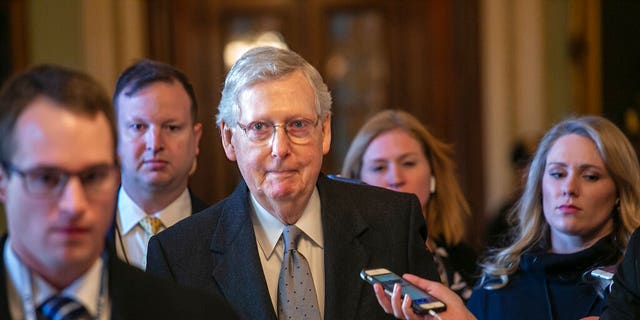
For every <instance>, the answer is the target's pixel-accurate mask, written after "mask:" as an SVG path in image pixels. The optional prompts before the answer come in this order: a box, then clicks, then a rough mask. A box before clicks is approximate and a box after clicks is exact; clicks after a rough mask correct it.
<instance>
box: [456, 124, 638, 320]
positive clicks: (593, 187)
mask: <svg viewBox="0 0 640 320" xmlns="http://www.w3.org/2000/svg"><path fill="white" fill-rule="evenodd" d="M639 209H640V168H639V165H638V160H637V157H636V153H635V151H634V149H633V147H632V146H631V143H630V142H629V140H627V138H626V137H625V136H624V134H623V133H622V131H620V129H618V128H617V127H616V126H615V125H614V124H613V123H611V122H610V121H608V120H606V119H604V118H602V117H597V116H587V117H581V118H576V119H569V120H566V121H563V122H560V123H559V124H557V125H555V126H554V127H553V128H552V129H551V130H550V131H549V132H547V134H546V135H545V136H544V137H543V138H542V141H541V142H540V144H539V146H538V148H537V151H536V153H535V155H534V157H533V160H532V162H531V165H530V168H529V172H528V176H527V182H526V185H525V189H524V192H523V195H522V197H521V198H520V200H519V201H518V203H517V204H516V206H515V208H514V211H513V214H514V218H515V220H516V224H515V225H514V227H513V228H512V230H511V231H512V233H513V235H514V236H513V237H512V238H511V239H514V242H513V243H511V244H510V245H508V246H507V247H506V248H503V249H500V250H497V251H495V252H493V253H492V254H491V255H490V256H489V257H488V258H487V259H486V260H485V262H484V263H483V267H484V272H483V278H482V280H481V281H480V283H479V285H478V287H477V288H476V289H475V290H474V291H473V295H472V296H471V299H470V300H469V303H468V305H467V306H468V308H469V310H471V312H473V313H474V314H475V316H476V317H477V318H478V319H581V318H583V317H587V316H598V315H600V313H601V312H602V307H603V305H604V301H605V299H606V295H607V294H608V286H605V285H603V283H602V282H601V281H598V280H597V279H595V278H593V277H591V272H592V271H594V270H597V269H607V270H613V269H614V268H615V265H616V264H617V263H619V261H620V259H621V258H622V256H623V253H624V251H625V249H626V247H627V242H628V240H629V237H630V235H631V233H632V232H633V230H634V229H635V228H636V227H638V225H639V224H640V215H639V214H638V213H639ZM604 284H608V283H606V282H605V283H604Z"/></svg>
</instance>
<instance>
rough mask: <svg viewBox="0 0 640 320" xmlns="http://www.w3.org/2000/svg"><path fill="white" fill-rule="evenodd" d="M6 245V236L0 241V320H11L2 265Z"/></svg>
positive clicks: (3, 266) (4, 270) (5, 273)
mask: <svg viewBox="0 0 640 320" xmlns="http://www.w3.org/2000/svg"><path fill="white" fill-rule="evenodd" d="M6 244H7V235H6V234H5V235H4V236H3V237H2V239H1V240H0V319H11V314H10V312H9V296H8V295H7V271H6V266H5V265H4V246H5V245H6Z"/></svg>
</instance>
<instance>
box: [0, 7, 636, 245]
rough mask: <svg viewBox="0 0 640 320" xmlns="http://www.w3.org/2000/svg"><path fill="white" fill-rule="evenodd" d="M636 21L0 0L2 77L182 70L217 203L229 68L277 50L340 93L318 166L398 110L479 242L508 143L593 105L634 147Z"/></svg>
mask: <svg viewBox="0 0 640 320" xmlns="http://www.w3.org/2000/svg"><path fill="white" fill-rule="evenodd" d="M638 16H640V2H638V3H636V2H632V1H599V0H584V1H583V0H556V1H545V0H451V1H437V0H402V1H387V0H261V1H256V0H182V1H170V0H57V1H41V0H24V1H20V0H0V20H1V21H0V24H1V26H0V39H2V41H0V51H1V52H0V60H1V61H0V64H1V65H0V80H2V79H5V78H6V77H7V76H9V75H10V74H11V73H13V72H17V71H21V70H24V69H25V68H26V67H28V66H31V65H33V64H37V63H58V64H62V65H66V66H69V67H73V68H77V69H81V70H85V71H87V72H89V73H90V74H92V75H93V76H94V77H96V78H97V79H98V80H99V81H100V82H101V83H102V84H103V85H104V86H105V87H106V88H107V89H108V90H110V91H112V90H113V87H114V84H115V80H116V78H117V75H118V74H119V72H120V71H121V70H123V69H124V67H126V66H127V65H129V64H130V63H132V62H133V61H135V59H138V58H142V57H148V58H152V59H157V60H161V61H164V62H168V63H171V64H174V65H176V66H177V67H179V68H180V69H182V70H183V71H185V73H187V75H188V76H189V77H190V78H191V80H192V82H193V84H194V86H195V89H196V93H197V96H198V100H199V101H198V102H199V104H200V106H201V111H200V114H199V116H198V117H199V121H201V122H202V123H203V124H204V127H205V136H204V138H203V140H202V142H201V155H200V157H199V166H198V171H197V172H196V174H195V175H194V177H193V179H192V181H191V186H192V188H193V190H195V192H196V193H197V194H198V195H200V196H201V197H203V198H205V199H207V200H208V201H210V202H215V201H218V200H220V199H222V198H223V197H224V196H226V195H227V194H229V193H230V192H231V191H232V190H233V188H234V187H235V184H236V183H237V180H238V178H239V174H238V172H237V169H236V168H235V164H233V163H230V162H229V161H227V160H226V158H225V157H224V153H223V151H222V148H221V146H220V142H219V135H218V132H217V128H216V127H215V125H214V120H213V116H214V115H215V113H216V106H217V103H218V100H219V96H220V90H221V85H222V83H223V81H224V76H225V73H226V71H227V70H228V68H229V66H230V64H232V63H233V61H234V59H235V58H237V56H238V55H239V54H241V52H243V50H246V48H247V47H249V46H252V45H256V44H260V43H272V44H278V45H286V46H287V47H289V48H291V49H292V50H295V51H297V52H299V53H300V54H301V55H303V56H304V57H305V58H306V59H307V60H309V61H310V62H311V63H312V64H314V65H315V66H316V67H317V68H318V70H319V71H320V72H321V73H322V74H323V76H324V78H325V80H326V81H327V83H328V85H329V87H330V90H331V91H332V94H333V96H334V101H335V104H334V117H333V123H332V125H333V130H334V132H333V137H334V139H333V141H332V142H333V144H332V151H331V153H330V154H329V155H328V156H327V157H326V158H325V163H324V167H323V171H324V172H326V173H336V172H338V171H339V169H340V166H341V162H342V158H343V157H344V154H345V152H346V149H347V148H348V145H349V143H350V141H351V139H352V138H353V136H354V135H355V132H356V130H357V129H358V128H359V127H360V125H361V124H362V123H363V122H364V121H365V120H366V119H367V118H368V117H369V116H370V115H372V114H373V113H375V112H377V111H379V110H381V109H386V108H400V109H405V110H407V111H409V112H411V113H413V114H414V115H416V116H418V117H419V118H420V119H421V120H422V121H423V122H424V123H425V124H426V125H427V126H428V128H429V129H430V130H431V131H433V132H434V134H435V135H437V136H438V137H440V138H442V139H444V140H445V141H447V142H449V143H451V144H453V146H454V149H455V160H456V161H457V164H458V169H459V179H460V182H461V184H462V186H463V188H464V192H465V194H466V196H467V198H468V199H469V200H470V203H471V206H472V210H473V213H474V221H473V222H474V223H473V225H472V226H471V229H472V230H471V231H472V232H471V236H470V237H471V239H470V240H472V241H473V243H475V244H477V245H480V244H481V243H482V239H483V232H484V226H485V225H486V224H487V223H488V222H489V221H490V220H491V219H492V218H493V216H494V214H495V212H496V211H497V210H498V208H499V207H500V206H501V205H502V203H503V202H504V201H506V200H507V199H509V198H510V197H511V196H512V192H513V190H514V189H515V185H516V184H517V183H518V181H519V179H520V177H519V176H518V175H517V174H516V173H515V171H514V170H513V167H512V160H511V158H512V149H513V145H514V144H515V143H516V142H517V141H521V140H525V141H535V140H536V139H537V138H538V137H539V135H540V134H541V133H543V132H544V131H545V130H546V129H547V128H549V127H550V126H551V125H552V124H553V123H554V122H556V121H558V120H559V119H561V118H564V117H566V116H569V115H579V114H601V115H605V116H607V117H609V118H610V119H611V120H613V121H615V122H616V123H617V124H618V125H620V126H621V127H622V128H623V129H624V130H625V132H626V133H627V134H628V135H629V137H630V138H631V139H632V141H634V143H635V144H636V145H638V143H637V142H638V134H639V132H638V131H639V130H640V120H638V110H639V108H640V94H639V93H640V90H639V88H638V87H639V86H640V81H639V80H640V79H637V78H638V77H640V72H639V71H640V70H639V63H640V62H639V61H640V59H637V57H639V56H640V48H639V45H638V44H637V41H635V40H636V39H638V36H640V34H639V33H640V19H637V17H638Z"/></svg>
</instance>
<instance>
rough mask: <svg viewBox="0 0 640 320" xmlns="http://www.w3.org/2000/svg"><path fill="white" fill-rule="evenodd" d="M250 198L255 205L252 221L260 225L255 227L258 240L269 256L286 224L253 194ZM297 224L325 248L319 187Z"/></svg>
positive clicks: (317, 243) (265, 253)
mask: <svg viewBox="0 0 640 320" xmlns="http://www.w3.org/2000/svg"><path fill="white" fill-rule="evenodd" d="M250 199H251V205H252V207H253V212H252V214H251V221H252V222H253V225H254V226H258V228H255V227H254V230H255V234H256V241H257V242H258V245H259V247H260V248H261V249H262V251H263V253H264V255H265V256H266V257H267V258H269V257H270V256H271V254H273V252H274V250H275V248H276V245H277V244H278V240H279V239H280V235H281V234H282V230H283V229H284V226H285V225H284V224H283V223H282V222H280V220H278V219H277V218H276V217H274V216H273V215H272V214H271V213H269V212H268V211H267V210H266V209H265V208H264V207H262V206H261V205H260V203H259V202H258V200H256V198H255V197H254V196H253V195H250ZM295 225H296V226H297V227H298V228H300V230H302V232H304V233H305V234H306V235H307V237H309V239H311V241H313V242H314V243H315V244H316V245H318V246H319V247H320V248H324V238H323V234H322V215H321V204H320V194H319V193H318V188H314V190H313V193H312V194H311V197H310V198H309V202H308V203H307V206H306V207H305V209H304V211H303V212H302V215H301V216H300V219H298V221H297V222H296V223H295Z"/></svg>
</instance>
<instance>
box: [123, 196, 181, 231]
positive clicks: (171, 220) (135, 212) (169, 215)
mask: <svg viewBox="0 0 640 320" xmlns="http://www.w3.org/2000/svg"><path fill="white" fill-rule="evenodd" d="M118 212H119V214H118V219H119V220H120V221H119V222H120V226H122V234H123V235H125V234H127V233H128V232H129V231H131V229H133V228H134V227H135V226H136V225H137V224H138V222H140V220H142V219H143V218H144V217H146V216H147V213H146V212H144V210H142V208H140V206H138V204H136V203H135V202H134V201H133V199H131V197H130V196H129V195H128V194H127V192H126V191H125V190H124V188H122V187H120V191H119V193H118ZM190 214H191V197H189V189H187V188H185V189H184V191H183V192H182V193H181V194H180V196H178V198H176V200H174V201H173V202H171V203H170V204H169V205H168V206H167V207H165V208H164V209H162V210H160V211H158V212H154V213H152V214H151V216H153V217H156V218H159V219H160V221H162V224H163V225H165V226H172V225H174V224H175V223H176V222H178V221H180V220H182V219H183V218H184V217H185V216H188V215H190Z"/></svg>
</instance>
